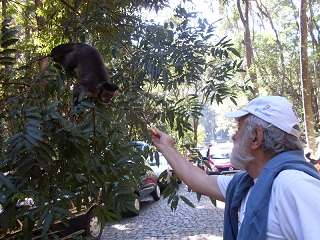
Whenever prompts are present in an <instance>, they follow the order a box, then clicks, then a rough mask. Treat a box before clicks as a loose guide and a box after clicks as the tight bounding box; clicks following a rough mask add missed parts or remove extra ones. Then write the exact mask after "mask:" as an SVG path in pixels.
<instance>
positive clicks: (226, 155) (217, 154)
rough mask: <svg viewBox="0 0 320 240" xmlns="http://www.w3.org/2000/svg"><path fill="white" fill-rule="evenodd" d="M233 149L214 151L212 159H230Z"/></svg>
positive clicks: (217, 149)
mask: <svg viewBox="0 0 320 240" xmlns="http://www.w3.org/2000/svg"><path fill="white" fill-rule="evenodd" d="M230 155H231V149H228V148H221V149H219V148H216V149H214V150H212V152H211V155H210V157H211V158H216V159H217V158H230Z"/></svg>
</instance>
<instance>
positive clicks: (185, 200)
mask: <svg viewBox="0 0 320 240" xmlns="http://www.w3.org/2000/svg"><path fill="white" fill-rule="evenodd" d="M180 198H181V199H182V201H184V202H185V203H186V204H187V205H189V206H190V207H193V208H195V206H194V205H193V203H192V202H190V200H189V199H187V198H186V197H185V196H180Z"/></svg>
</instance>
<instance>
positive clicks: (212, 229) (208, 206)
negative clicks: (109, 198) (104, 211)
mask: <svg viewBox="0 0 320 240" xmlns="http://www.w3.org/2000/svg"><path fill="white" fill-rule="evenodd" d="M179 194H180V195H184V196H186V197H187V198H188V199H189V200H190V201H191V202H192V203H193V204H194V205H195V206H196V208H192V207H189V206H188V205H187V204H185V203H184V202H182V201H181V200H180V201H179V205H178V208H177V210H176V211H175V212H172V211H171V208H170V205H168V204H167V199H162V198H161V199H160V200H159V201H157V202H154V201H153V199H152V198H147V199H144V200H143V202H142V203H141V209H140V215H139V216H136V217H129V216H124V217H123V218H122V219H121V220H119V221H116V222H112V223H107V224H106V226H105V228H104V230H103V233H102V237H101V239H117V240H127V239H128V240H129V239H130V240H131V239H139V240H140V239H141V240H143V239H161V240H164V239H183V240H187V239H190V240H196V239H197V240H221V239H222V231H223V211H224V203H222V202H219V201H218V203H217V207H215V206H214V205H213V204H212V203H211V201H210V199H209V198H208V197H204V196H202V197H201V200H200V202H198V200H197V197H196V194H195V193H193V192H190V193H189V192H188V191H187V186H186V185H185V184H184V183H182V184H180V188H179Z"/></svg>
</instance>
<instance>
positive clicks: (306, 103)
mask: <svg viewBox="0 0 320 240" xmlns="http://www.w3.org/2000/svg"><path fill="white" fill-rule="evenodd" d="M306 12H307V0H301V8H300V64H301V85H302V101H303V108H304V119H305V120H304V124H305V128H306V141H307V145H308V147H309V148H310V149H312V150H313V151H314V152H315V151H316V141H315V133H314V119H313V112H312V94H311V84H310V74H309V59H308V42H307V37H308V24H307V23H308V21H307V13H306Z"/></svg>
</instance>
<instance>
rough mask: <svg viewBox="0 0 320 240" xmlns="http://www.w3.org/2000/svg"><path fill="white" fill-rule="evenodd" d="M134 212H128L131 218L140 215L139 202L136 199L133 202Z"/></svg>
mask: <svg viewBox="0 0 320 240" xmlns="http://www.w3.org/2000/svg"><path fill="white" fill-rule="evenodd" d="M133 207H134V211H132V210H131V211H129V212H130V215H131V216H138V215H139V214H140V200H139V199H138V198H136V199H135V200H134V202H133Z"/></svg>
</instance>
